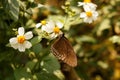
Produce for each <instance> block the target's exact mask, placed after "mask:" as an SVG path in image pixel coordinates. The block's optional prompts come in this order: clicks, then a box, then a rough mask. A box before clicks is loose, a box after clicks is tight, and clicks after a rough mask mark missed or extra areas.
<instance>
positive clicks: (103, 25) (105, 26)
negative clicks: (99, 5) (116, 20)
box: [97, 18, 111, 36]
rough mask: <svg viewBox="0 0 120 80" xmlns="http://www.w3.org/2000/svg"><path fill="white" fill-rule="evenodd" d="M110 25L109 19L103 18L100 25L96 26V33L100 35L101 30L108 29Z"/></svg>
mask: <svg viewBox="0 0 120 80" xmlns="http://www.w3.org/2000/svg"><path fill="white" fill-rule="evenodd" d="M110 27H111V25H110V20H109V19H108V18H107V19H104V20H103V21H102V22H101V24H100V26H99V27H98V30H97V35H98V36H101V35H102V32H103V31H104V30H106V29H109V28H110Z"/></svg>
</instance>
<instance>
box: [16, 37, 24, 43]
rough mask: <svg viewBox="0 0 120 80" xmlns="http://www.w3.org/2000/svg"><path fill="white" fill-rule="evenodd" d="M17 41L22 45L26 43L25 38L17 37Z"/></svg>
mask: <svg viewBox="0 0 120 80" xmlns="http://www.w3.org/2000/svg"><path fill="white" fill-rule="evenodd" d="M17 40H18V42H19V43H20V44H22V43H24V41H25V36H18V37H17Z"/></svg>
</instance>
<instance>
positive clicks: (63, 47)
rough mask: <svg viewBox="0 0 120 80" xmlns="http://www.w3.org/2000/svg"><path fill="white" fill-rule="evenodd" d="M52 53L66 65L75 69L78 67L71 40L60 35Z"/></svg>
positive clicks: (52, 48)
mask: <svg viewBox="0 0 120 80" xmlns="http://www.w3.org/2000/svg"><path fill="white" fill-rule="evenodd" d="M51 50H52V53H53V54H54V55H55V56H56V57H57V58H58V59H59V60H62V61H63V62H64V63H66V64H68V65H70V66H72V67H75V66H76V65H77V58H76V55H75V52H74V50H73V47H72V45H71V44H70V42H69V40H68V39H67V38H66V37H64V35H60V36H59V37H58V39H57V40H55V42H54V43H53V44H52V46H51Z"/></svg>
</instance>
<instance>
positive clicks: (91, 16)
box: [80, 8, 98, 23]
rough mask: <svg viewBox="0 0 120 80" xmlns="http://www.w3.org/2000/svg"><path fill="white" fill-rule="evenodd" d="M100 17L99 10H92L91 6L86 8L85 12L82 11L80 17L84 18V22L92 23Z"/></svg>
mask: <svg viewBox="0 0 120 80" xmlns="http://www.w3.org/2000/svg"><path fill="white" fill-rule="evenodd" d="M97 17H98V12H97V11H95V10H91V9H90V8H86V9H85V12H82V13H80V18H84V22H86V23H92V22H93V21H95V20H96V19H97Z"/></svg>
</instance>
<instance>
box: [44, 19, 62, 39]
mask: <svg viewBox="0 0 120 80" xmlns="http://www.w3.org/2000/svg"><path fill="white" fill-rule="evenodd" d="M62 27H63V23H61V22H53V21H49V22H48V24H47V26H46V27H43V28H42V31H46V32H47V33H49V34H50V36H51V38H52V39H53V38H56V37H57V36H58V35H60V34H62V31H61V30H60V29H61V28H62Z"/></svg>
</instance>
